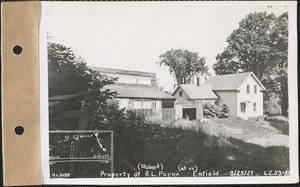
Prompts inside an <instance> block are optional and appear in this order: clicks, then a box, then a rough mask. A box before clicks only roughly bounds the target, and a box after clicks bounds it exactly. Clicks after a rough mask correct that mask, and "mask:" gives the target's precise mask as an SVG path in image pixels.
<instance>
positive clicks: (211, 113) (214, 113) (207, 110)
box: [203, 102, 229, 118]
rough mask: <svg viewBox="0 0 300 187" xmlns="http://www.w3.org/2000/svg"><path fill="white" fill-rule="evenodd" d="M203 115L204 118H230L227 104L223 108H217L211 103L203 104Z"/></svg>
mask: <svg viewBox="0 0 300 187" xmlns="http://www.w3.org/2000/svg"><path fill="white" fill-rule="evenodd" d="M203 115H204V117H207V118H211V117H218V118H228V117H229V107H228V106H227V105H226V104H223V105H222V106H217V105H215V104H211V103H209V102H208V103H204V104H203Z"/></svg>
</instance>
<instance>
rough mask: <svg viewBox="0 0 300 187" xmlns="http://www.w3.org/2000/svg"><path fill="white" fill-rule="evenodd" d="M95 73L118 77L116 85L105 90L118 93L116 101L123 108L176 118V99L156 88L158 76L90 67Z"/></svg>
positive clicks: (106, 87)
mask: <svg viewBox="0 0 300 187" xmlns="http://www.w3.org/2000/svg"><path fill="white" fill-rule="evenodd" d="M89 68H91V69H92V70H94V71H98V72H100V73H103V74H106V75H108V76H111V77H117V78H118V81H117V82H116V84H114V85H107V86H105V87H103V89H109V90H111V91H115V92H117V96H115V98H114V99H115V100H117V101H118V102H119V105H120V107H121V108H126V109H130V110H135V111H138V112H141V111H142V112H143V113H147V115H156V116H158V115H159V116H161V117H162V118H163V116H166V115H167V116H169V117H167V118H174V117H175V109H174V107H175V100H176V98H175V97H173V96H171V95H169V94H167V93H164V92H162V91H160V90H159V89H157V88H156V74H155V73H148V72H141V71H131V70H120V69H110V68H100V67H89Z"/></svg>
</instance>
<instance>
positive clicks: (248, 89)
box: [247, 85, 250, 94]
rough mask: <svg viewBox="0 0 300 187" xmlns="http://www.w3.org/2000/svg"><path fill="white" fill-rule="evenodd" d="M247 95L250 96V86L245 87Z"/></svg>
mask: <svg viewBox="0 0 300 187" xmlns="http://www.w3.org/2000/svg"><path fill="white" fill-rule="evenodd" d="M247 94H250V85H247Z"/></svg>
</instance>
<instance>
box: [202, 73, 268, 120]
mask: <svg viewBox="0 0 300 187" xmlns="http://www.w3.org/2000/svg"><path fill="white" fill-rule="evenodd" d="M203 84H204V85H211V86H212V90H213V91H214V92H215V93H216V94H217V95H218V97H219V100H218V101H217V104H218V105H222V104H226V105H227V106H228V107H229V109H230V115H231V116H232V117H240V118H244V119H247V118H249V117H257V116H261V115H263V91H265V90H266V89H265V87H264V86H263V85H262V83H261V82H260V81H259V80H258V78H257V77H256V76H255V75H254V73H252V72H247V73H238V74H230V75H220V76H212V77H209V78H208V79H207V80H206V81H205V82H204V83H203Z"/></svg>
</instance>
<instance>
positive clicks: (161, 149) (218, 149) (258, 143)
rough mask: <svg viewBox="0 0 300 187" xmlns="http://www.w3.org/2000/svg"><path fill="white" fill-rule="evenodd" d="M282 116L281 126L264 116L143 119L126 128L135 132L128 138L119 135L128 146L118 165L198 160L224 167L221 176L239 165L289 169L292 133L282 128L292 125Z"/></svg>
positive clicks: (170, 165)
mask: <svg viewBox="0 0 300 187" xmlns="http://www.w3.org/2000/svg"><path fill="white" fill-rule="evenodd" d="M276 122H277V124H276V127H277V129H276V127H275V125H274V127H272V121H263V120H260V121H255V120H241V119H230V118H228V119H210V120H209V121H206V122H200V121H193V122H191V121H187V120H177V121H173V122H164V121H157V120H151V119H150V120H145V121H144V120H138V121H137V122H136V124H135V125H134V127H129V129H127V131H126V132H125V131H124V132H123V133H128V134H129V135H128V138H127V140H124V139H123V140H122V141H119V143H118V141H116V143H117V144H120V145H119V146H118V145H116V146H118V147H120V146H122V145H123V148H124V149H115V150H116V154H115V171H116V172H124V171H126V172H135V171H136V170H137V166H138V164H139V163H146V164H156V163H162V164H163V166H164V171H165V172H177V171H178V165H186V166H197V167H198V170H201V171H213V170H218V171H219V172H220V176H229V175H230V171H234V170H248V171H253V175H263V174H264V172H266V171H269V170H281V171H286V170H287V171H288V170H289V156H288V155H289V148H288V136H287V135H286V134H284V132H283V131H282V130H281V129H288V123H286V121H285V123H281V125H280V121H276ZM279 126H280V128H281V129H280V128H279ZM282 126H284V127H282ZM121 144H122V145H121ZM180 176H191V173H190V172H185V173H181V175H180Z"/></svg>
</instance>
